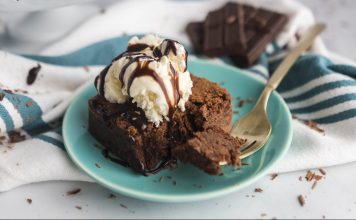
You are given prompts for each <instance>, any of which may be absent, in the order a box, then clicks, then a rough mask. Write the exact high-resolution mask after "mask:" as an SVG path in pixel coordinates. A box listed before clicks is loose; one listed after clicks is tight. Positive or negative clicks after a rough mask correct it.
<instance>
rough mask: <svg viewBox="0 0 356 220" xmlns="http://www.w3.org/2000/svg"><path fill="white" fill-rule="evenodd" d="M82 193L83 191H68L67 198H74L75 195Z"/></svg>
mask: <svg viewBox="0 0 356 220" xmlns="http://www.w3.org/2000/svg"><path fill="white" fill-rule="evenodd" d="M80 191H82V190H81V189H79V188H78V189H74V190H71V191H68V192H67V196H74V195H77V194H78V193H80Z"/></svg>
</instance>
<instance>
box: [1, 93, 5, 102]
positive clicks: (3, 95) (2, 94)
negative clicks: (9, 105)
mask: <svg viewBox="0 0 356 220" xmlns="http://www.w3.org/2000/svg"><path fill="white" fill-rule="evenodd" d="M4 97H5V93H0V101H2V100H3V99H4Z"/></svg>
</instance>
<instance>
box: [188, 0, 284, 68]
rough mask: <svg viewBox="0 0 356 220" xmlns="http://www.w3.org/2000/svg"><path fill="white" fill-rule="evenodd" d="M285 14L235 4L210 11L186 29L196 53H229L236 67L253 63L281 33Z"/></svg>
mask: <svg viewBox="0 0 356 220" xmlns="http://www.w3.org/2000/svg"><path fill="white" fill-rule="evenodd" d="M287 20H288V18H287V16H286V15H283V14H280V13H277V12H272V11H268V10H265V9H260V8H254V7H251V6H247V5H242V4H237V3H227V4H226V5H225V6H224V7H222V8H221V9H218V10H215V11H212V12H210V13H209V14H208V15H207V17H206V20H205V21H204V22H193V23H189V24H188V26H187V28H186V31H187V34H188V36H189V38H190V40H191V42H192V44H193V47H194V49H195V50H196V52H198V53H203V54H206V55H208V56H211V57H215V56H225V55H229V56H231V59H232V60H233V61H234V63H235V64H236V65H237V66H240V67H246V66H250V65H252V64H253V63H254V62H255V61H256V60H257V59H258V57H259V56H260V55H261V53H262V52H263V50H264V49H265V48H266V46H267V45H268V44H269V43H270V42H271V41H272V40H273V39H274V38H275V37H276V36H277V35H278V34H279V33H280V32H281V30H282V29H283V27H284V26H285V24H286V23H287Z"/></svg>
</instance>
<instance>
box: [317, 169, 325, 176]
mask: <svg viewBox="0 0 356 220" xmlns="http://www.w3.org/2000/svg"><path fill="white" fill-rule="evenodd" d="M319 172H320V173H321V174H323V175H324V176H325V175H326V171H325V170H324V169H322V168H319Z"/></svg>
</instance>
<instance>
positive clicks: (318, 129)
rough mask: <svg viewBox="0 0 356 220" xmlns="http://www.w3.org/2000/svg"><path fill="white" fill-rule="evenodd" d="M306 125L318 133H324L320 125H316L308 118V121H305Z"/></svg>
mask: <svg viewBox="0 0 356 220" xmlns="http://www.w3.org/2000/svg"><path fill="white" fill-rule="evenodd" d="M307 126H308V127H309V128H311V129H313V130H315V131H317V132H319V133H321V134H323V135H325V130H324V129H322V128H320V127H318V124H317V123H316V122H314V121H310V120H309V121H308V122H307Z"/></svg>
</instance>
